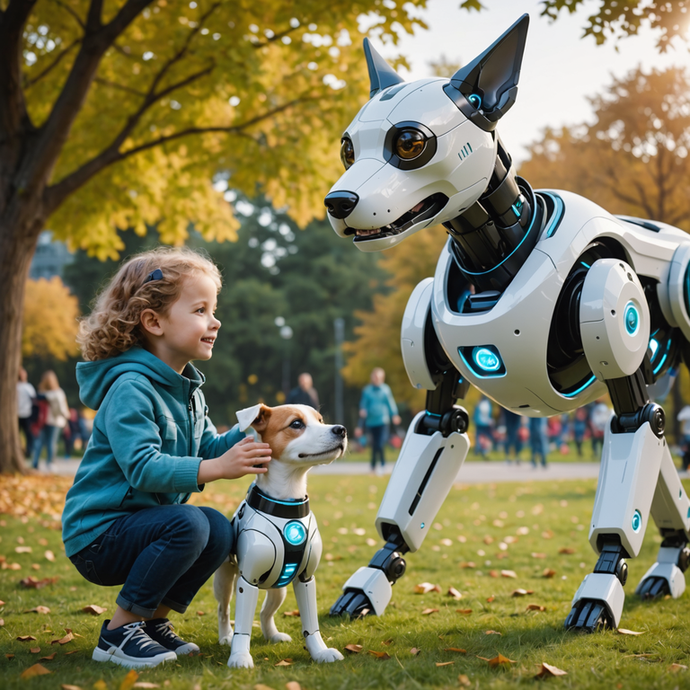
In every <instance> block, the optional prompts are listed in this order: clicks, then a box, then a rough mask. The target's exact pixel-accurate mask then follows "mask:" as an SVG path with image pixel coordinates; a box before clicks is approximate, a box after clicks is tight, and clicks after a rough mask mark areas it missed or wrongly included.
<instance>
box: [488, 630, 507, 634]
mask: <svg viewBox="0 0 690 690" xmlns="http://www.w3.org/2000/svg"><path fill="white" fill-rule="evenodd" d="M484 634H485V635H502V634H503V633H500V632H498V630H485V631H484Z"/></svg>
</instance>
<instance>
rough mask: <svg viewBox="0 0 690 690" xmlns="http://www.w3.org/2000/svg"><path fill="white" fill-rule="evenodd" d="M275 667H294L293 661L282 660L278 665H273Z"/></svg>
mask: <svg viewBox="0 0 690 690" xmlns="http://www.w3.org/2000/svg"><path fill="white" fill-rule="evenodd" d="M273 665H274V666H292V659H281V660H280V661H279V662H278V663H277V664H273Z"/></svg>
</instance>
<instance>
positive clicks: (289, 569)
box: [275, 563, 297, 587]
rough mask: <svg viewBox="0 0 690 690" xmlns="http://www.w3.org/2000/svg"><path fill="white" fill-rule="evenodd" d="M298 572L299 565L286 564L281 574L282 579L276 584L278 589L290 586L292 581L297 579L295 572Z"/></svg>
mask: <svg viewBox="0 0 690 690" xmlns="http://www.w3.org/2000/svg"><path fill="white" fill-rule="evenodd" d="M296 570H297V563H286V564H285V567H284V568H283V572H282V573H280V577H279V578H278V580H277V582H276V583H275V586H276V587H285V585H288V584H290V582H292V579H293V578H294V577H295V571H296Z"/></svg>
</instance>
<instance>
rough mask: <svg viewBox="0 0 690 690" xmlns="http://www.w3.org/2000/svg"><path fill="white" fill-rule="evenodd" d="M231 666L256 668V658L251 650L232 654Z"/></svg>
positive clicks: (229, 665) (229, 663)
mask: <svg viewBox="0 0 690 690" xmlns="http://www.w3.org/2000/svg"><path fill="white" fill-rule="evenodd" d="M228 667H229V668H254V659H252V655H251V654H249V652H240V653H238V654H231V655H230V658H229V659H228Z"/></svg>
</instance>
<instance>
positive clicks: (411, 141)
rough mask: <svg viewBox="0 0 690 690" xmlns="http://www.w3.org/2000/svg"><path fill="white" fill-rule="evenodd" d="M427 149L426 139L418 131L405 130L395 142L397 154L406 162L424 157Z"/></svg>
mask: <svg viewBox="0 0 690 690" xmlns="http://www.w3.org/2000/svg"><path fill="white" fill-rule="evenodd" d="M425 148H426V137H425V136H424V135H423V134H422V133H421V132H420V131H419V130H417V129H403V131H402V132H400V134H399V135H398V138H397V139H396V140H395V153H396V154H397V155H398V156H399V157H400V158H402V159H403V160H406V161H411V160H414V159H415V158H417V157H419V156H421V155H422V153H423V151H424V149H425Z"/></svg>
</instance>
